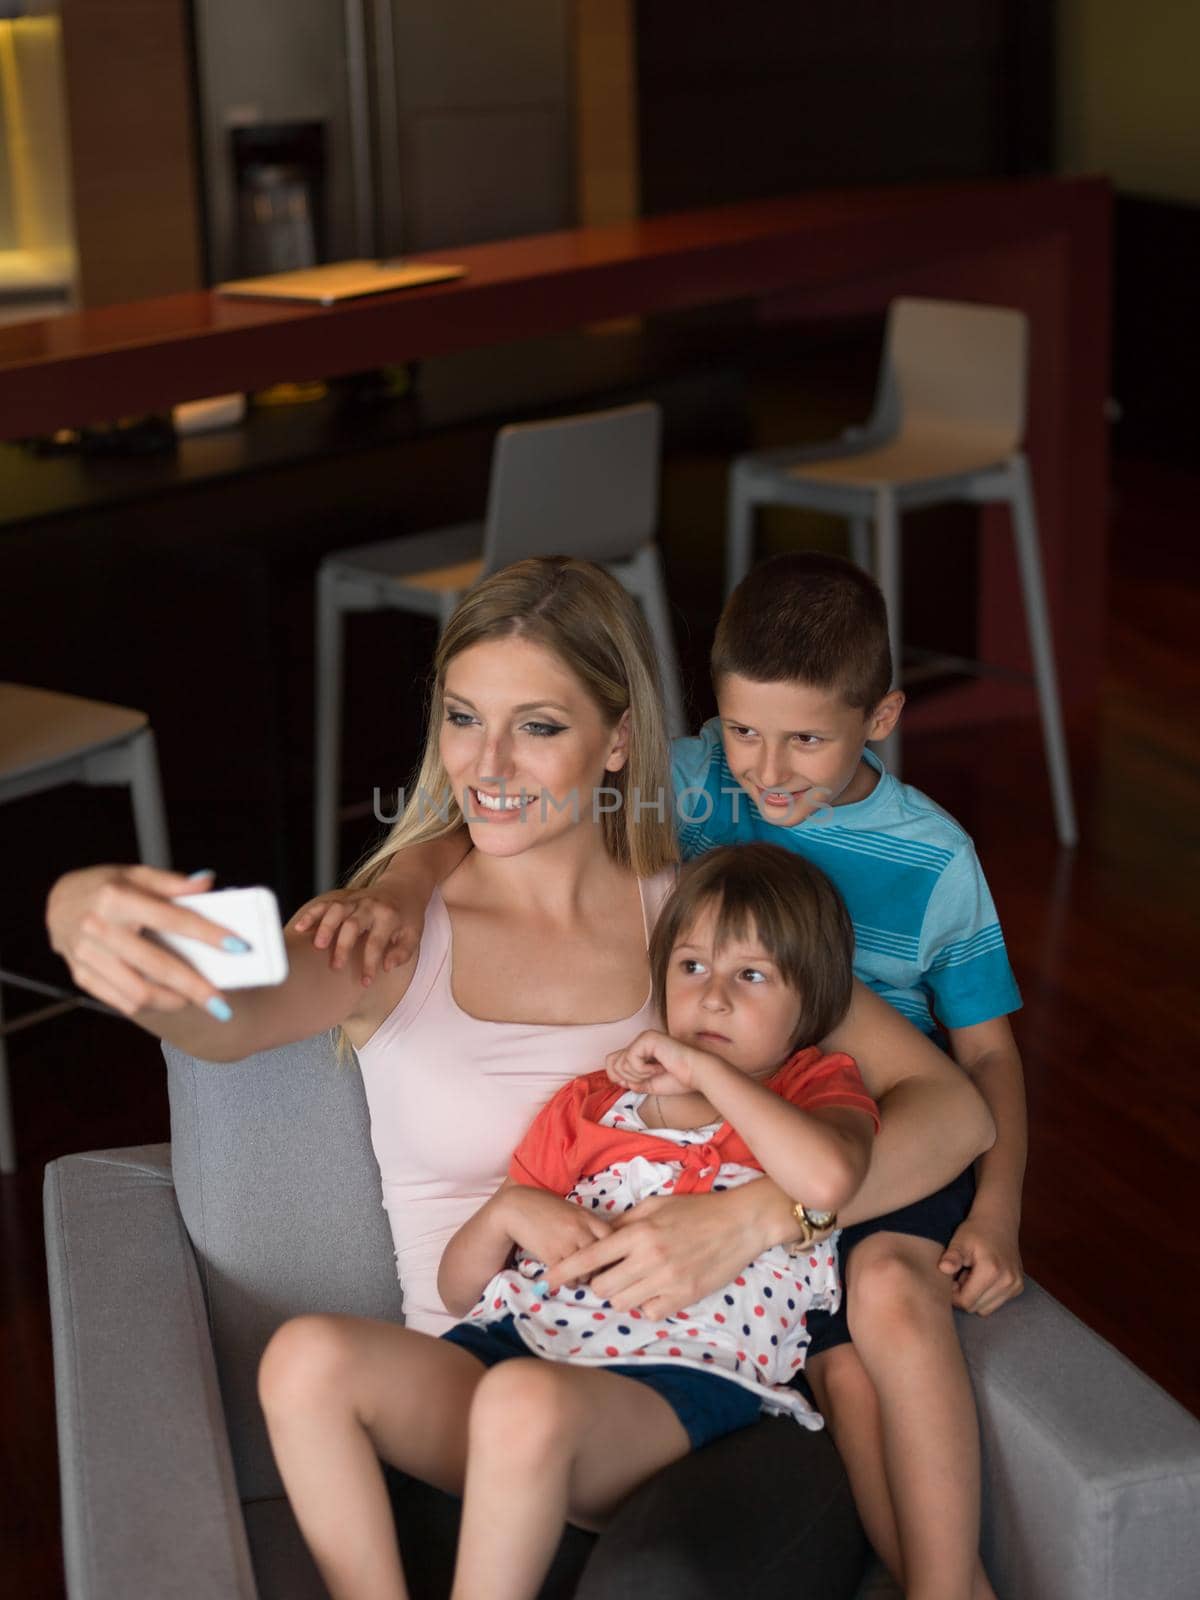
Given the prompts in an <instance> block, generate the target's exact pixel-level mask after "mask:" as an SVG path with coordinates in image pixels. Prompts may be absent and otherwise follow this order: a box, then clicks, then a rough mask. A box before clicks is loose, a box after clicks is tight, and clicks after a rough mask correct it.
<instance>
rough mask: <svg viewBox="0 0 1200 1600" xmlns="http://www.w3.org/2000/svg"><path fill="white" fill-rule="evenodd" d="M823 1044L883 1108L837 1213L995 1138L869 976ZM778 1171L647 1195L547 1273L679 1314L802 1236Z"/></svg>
mask: <svg viewBox="0 0 1200 1600" xmlns="http://www.w3.org/2000/svg"><path fill="white" fill-rule="evenodd" d="M822 1043H823V1046H824V1048H825V1049H826V1050H830V1051H834V1050H841V1051H845V1053H846V1054H847V1055H850V1056H853V1057H854V1059H855V1060H856V1061H857V1062H858V1068H859V1071H860V1072H861V1074H862V1076H863V1080H864V1082H865V1083H866V1086H867V1089H868V1091H869V1092H870V1093H871V1094H872V1095H873V1096H874V1098H875V1100H876V1102H877V1103H878V1106H879V1115H880V1124H881V1125H880V1131H879V1132H878V1133H877V1134H876V1136H875V1142H874V1145H873V1146H872V1150H871V1164H870V1167H869V1168H868V1170H867V1175H866V1178H865V1179H864V1180H863V1184H862V1187H861V1188H860V1189H859V1191H858V1193H857V1194H856V1195H855V1196H854V1198H853V1199H852V1200H851V1201H850V1202H849V1204H848V1205H846V1206H845V1207H844V1208H843V1209H842V1211H841V1212H840V1214H839V1220H840V1221H841V1222H860V1221H863V1220H865V1219H866V1218H868V1217H877V1216H882V1215H883V1214H884V1213H885V1212H887V1211H894V1210H896V1209H897V1208H898V1207H900V1206H903V1205H908V1204H910V1203H911V1202H912V1201H913V1200H919V1199H921V1198H922V1196H924V1195H927V1194H931V1193H932V1192H933V1191H934V1190H935V1189H938V1188H941V1187H942V1186H943V1185H944V1184H947V1183H949V1182H950V1180H951V1179H952V1178H955V1177H957V1176H958V1174H959V1173H960V1172H961V1171H962V1170H963V1169H964V1168H965V1167H967V1166H969V1165H970V1163H971V1162H972V1161H973V1160H974V1159H975V1157H976V1156H978V1155H980V1154H982V1152H983V1151H984V1150H986V1149H988V1148H989V1146H990V1145H991V1143H992V1139H993V1137H994V1128H993V1124H992V1119H991V1115H990V1113H989V1112H988V1109H987V1107H986V1106H985V1105H984V1103H983V1100H982V1098H981V1097H980V1096H979V1094H978V1093H977V1092H976V1090H975V1089H974V1087H973V1086H972V1085H971V1083H970V1082H969V1081H968V1080H967V1078H966V1076H965V1075H964V1074H963V1073H962V1072H961V1071H960V1069H959V1068H958V1067H956V1066H955V1064H954V1062H952V1061H951V1060H950V1059H949V1057H947V1056H945V1055H943V1053H942V1052H941V1051H940V1050H939V1049H938V1048H937V1046H936V1045H935V1044H933V1043H932V1042H931V1041H930V1040H928V1039H926V1038H925V1037H924V1035H923V1034H920V1033H918V1032H917V1030H916V1029H915V1028H914V1027H913V1026H912V1025H911V1024H910V1023H908V1022H906V1021H905V1019H904V1018H903V1017H902V1016H901V1015H900V1013H899V1012H898V1011H894V1010H893V1009H892V1007H891V1006H889V1005H888V1004H887V1002H886V1001H884V1000H881V999H880V998H879V996H878V995H876V994H874V993H872V992H871V990H869V989H867V988H866V987H865V986H864V985H862V984H860V983H855V985H854V996H853V999H852V1001H851V1004H850V1010H849V1012H848V1013H847V1014H846V1017H845V1019H844V1020H843V1022H842V1023H841V1024H840V1025H839V1026H838V1027H837V1028H836V1029H835V1030H834V1032H833V1033H832V1034H831V1035H830V1037H829V1038H828V1039H825V1040H824V1041H822ZM797 1199H806V1197H805V1196H802V1195H794V1196H789V1195H787V1194H785V1193H784V1191H783V1190H782V1189H781V1188H779V1186H778V1185H777V1184H775V1183H773V1182H772V1181H771V1179H770V1178H763V1179H761V1180H760V1181H758V1182H757V1183H747V1184H743V1185H742V1186H741V1187H740V1188H738V1189H731V1190H729V1191H727V1192H726V1193H723V1194H713V1195H681V1196H680V1197H679V1198H677V1199H665V1198H655V1199H651V1200H643V1201H642V1203H641V1205H639V1206H635V1207H634V1209H633V1210H632V1211H628V1212H626V1213H625V1216H624V1217H623V1218H622V1219H621V1221H620V1223H619V1224H618V1226H617V1227H616V1228H615V1229H614V1232H613V1235H612V1237H611V1238H610V1239H605V1240H601V1241H599V1242H598V1243H596V1244H594V1245H589V1246H587V1247H586V1248H585V1249H583V1250H580V1251H577V1252H576V1253H575V1255H573V1256H570V1257H568V1258H567V1259H566V1260H565V1261H562V1262H560V1263H559V1266H558V1267H557V1269H556V1270H555V1271H554V1273H552V1275H551V1283H552V1285H553V1286H557V1284H558V1283H561V1282H566V1281H567V1280H568V1279H570V1278H575V1277H586V1276H589V1275H591V1274H596V1276H595V1277H593V1279H592V1286H593V1288H595V1289H596V1291H597V1292H598V1293H599V1294H602V1295H603V1296H604V1298H605V1299H606V1300H611V1301H612V1303H613V1305H614V1307H616V1309H617V1310H620V1311H626V1310H629V1309H630V1308H631V1307H633V1306H641V1307H643V1309H644V1310H645V1312H646V1314H647V1316H666V1315H670V1314H673V1313H674V1312H675V1311H676V1310H678V1309H679V1308H680V1307H681V1306H687V1305H689V1304H690V1303H691V1302H692V1301H693V1300H696V1299H699V1298H700V1296H701V1295H705V1294H711V1293H712V1291H713V1290H715V1289H719V1288H720V1287H721V1285H722V1284H723V1283H728V1282H729V1280H730V1278H732V1277H733V1276H735V1275H736V1274H737V1273H738V1272H740V1271H741V1269H742V1267H744V1266H745V1264H746V1262H747V1261H752V1260H753V1259H754V1258H755V1256H758V1255H761V1254H762V1252H763V1251H764V1250H768V1249H770V1247H771V1246H772V1245H776V1244H787V1243H789V1242H790V1241H791V1240H793V1239H795V1237H796V1234H797V1228H796V1219H795V1217H794V1216H793V1214H792V1204H793V1201H794V1200H797Z"/></svg>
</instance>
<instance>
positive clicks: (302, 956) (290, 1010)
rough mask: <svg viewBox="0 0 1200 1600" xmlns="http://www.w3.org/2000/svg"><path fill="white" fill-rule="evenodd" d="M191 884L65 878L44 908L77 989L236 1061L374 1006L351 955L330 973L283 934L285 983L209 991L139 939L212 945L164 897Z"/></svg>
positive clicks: (170, 878)
mask: <svg viewBox="0 0 1200 1600" xmlns="http://www.w3.org/2000/svg"><path fill="white" fill-rule="evenodd" d="M196 887H197V885H196V884H195V883H194V882H188V880H186V879H180V878H179V875H178V874H176V873H170V872H160V871H158V870H157V869H155V868H151V867H87V868H84V869H83V870H82V871H79V872H70V873H67V874H66V875H65V876H64V877H62V878H60V879H59V880H58V882H57V883H56V884H55V885H54V887H53V889H52V890H51V892H50V897H49V899H48V901H47V904H46V926H47V929H48V930H49V934H50V943H51V944H52V945H53V947H54V949H55V950H57V951H58V953H59V954H60V955H61V956H62V957H63V959H64V960H65V961H66V962H67V965H68V966H69V967H70V969H71V975H72V977H73V978H74V979H75V981H76V983H77V984H78V985H79V986H80V988H81V989H84V990H86V991H87V992H88V993H89V994H93V995H95V996H96V997H97V998H98V999H101V1000H104V1001H106V1002H107V1003H108V1004H110V1005H115V1006H116V1007H117V1009H118V1010H120V1011H122V1012H124V1013H125V1015H126V1016H128V1017H130V1018H131V1020H132V1021H134V1022H136V1023H137V1024H138V1026H139V1027H141V1028H144V1029H145V1030H146V1031H147V1032H148V1033H153V1034H155V1035H156V1036H157V1037H158V1038H160V1039H166V1040H167V1041H168V1042H169V1043H171V1044H174V1045H177V1046H178V1047H179V1048H180V1049H181V1050H186V1051H187V1052H188V1053H189V1054H191V1055H195V1056H199V1057H201V1058H202V1059H203V1060H206V1061H240V1060H242V1059H243V1058H244V1057H245V1056H248V1055H253V1054H254V1053H255V1052H256V1051H258V1050H269V1049H273V1048H274V1047H275V1046H277V1045H282V1044H289V1043H291V1042H292V1041H293V1040H295V1039H305V1038H308V1037H310V1036H311V1035H312V1034H314V1033H321V1032H323V1031H325V1030H326V1029H329V1028H334V1027H338V1026H341V1025H342V1024H347V1025H348V1026H349V1027H350V1028H351V1029H353V1027H354V1023H355V1021H356V1020H357V1019H359V1018H361V1017H362V1016H364V1015H365V1014H366V1012H367V1008H368V1006H369V1005H373V1006H378V1005H379V1003H380V1001H379V999H378V998H373V997H372V995H371V992H370V991H364V989H363V986H362V974H361V971H360V963H359V961H358V959H352V960H351V961H350V962H349V964H348V965H347V966H345V967H343V968H341V969H340V970H338V971H336V972H335V971H332V970H330V967H329V964H328V961H327V959H326V957H325V955H324V953H323V952H320V951H316V950H314V949H313V948H312V944H311V942H310V941H309V940H308V939H307V938H306V937H304V936H303V935H298V934H297V933H296V932H295V931H294V929H291V928H289V929H288V930H287V932H286V935H285V938H286V944H287V953H288V963H289V973H288V977H287V979H286V980H285V981H284V982H283V983H281V984H278V985H275V986H273V987H271V988H263V989H240V990H232V991H229V992H227V993H222V992H221V991H219V990H217V989H215V988H214V987H213V985H212V984H211V983H209V982H208V981H207V980H206V979H204V978H202V977H201V976H200V975H199V973H197V972H196V971H195V969H194V968H193V967H191V966H190V965H189V964H188V963H187V962H186V961H184V960H183V959H182V958H181V957H180V956H177V955H176V954H174V952H172V951H170V950H167V949H164V948H163V947H162V946H160V945H158V944H156V943H154V942H153V941H152V940H151V939H148V938H146V937H145V934H146V932H148V931H149V932H172V933H182V934H186V935H188V936H190V937H193V938H203V939H205V940H206V941H207V942H209V943H212V944H216V945H219V944H220V943H221V939H222V937H223V934H224V930H222V929H220V928H216V927H215V926H214V925H213V924H212V923H209V922H206V920H205V919H204V918H201V917H198V916H197V915H196V914H195V912H191V911H186V910H184V909H183V908H182V907H181V906H177V905H175V904H174V903H173V900H172V896H174V895H178V894H180V893H185V892H187V891H188V890H191V891H193V892H194V891H195V889H196ZM415 965H416V956H415V954H414V956H413V958H412V960H411V961H410V962H409V963H407V964H406V967H405V968H404V969H402V970H401V971H398V972H397V973H395V974H394V975H393V977H392V978H391V979H390V980H389V985H388V994H387V1000H388V1003H389V1004H390V1005H395V1004H396V1002H397V1001H398V1000H399V999H400V998H401V997H402V995H403V993H404V991H405V989H406V988H407V978H408V977H411V975H412V969H413V968H414V967H415Z"/></svg>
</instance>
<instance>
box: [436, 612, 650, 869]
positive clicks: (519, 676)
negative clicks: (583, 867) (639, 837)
mask: <svg viewBox="0 0 1200 1600" xmlns="http://www.w3.org/2000/svg"><path fill="white" fill-rule="evenodd" d="M442 697H443V701H444V714H443V721H442V728H441V733H440V736H439V743H440V749H441V755H442V761H443V764H444V765H445V768H446V772H447V774H448V776H449V778H450V784H451V787H452V788H453V790H454V797H455V799H456V800H457V801H458V803H459V805H460V806H461V807H462V812H463V816H464V818H465V820H466V823H467V826H468V828H469V829H470V832H471V842H472V844H473V845H474V846H475V848H476V849H477V850H484V851H486V852H487V853H488V854H489V855H519V854H521V853H522V852H524V851H525V850H528V849H531V848H533V847H535V846H538V845H542V844H545V843H547V842H549V841H550V840H552V839H557V838H561V837H563V836H564V835H565V834H567V833H568V832H569V831H570V830H572V829H576V828H579V827H591V826H595V825H596V822H597V820H598V816H599V815H600V814H602V812H603V809H604V808H606V807H611V806H613V805H614V804H615V803H616V801H615V797H614V796H613V795H608V796H604V795H599V796H598V795H597V792H596V791H597V790H598V789H602V788H603V787H604V786H605V785H606V784H609V783H610V782H611V775H612V774H613V773H616V772H619V771H620V770H621V768H622V767H623V766H624V765H625V761H626V758H627V754H628V750H627V742H628V721H629V719H628V714H626V715H625V716H624V717H622V718H621V720H620V722H619V723H618V724H617V726H616V727H615V728H610V727H609V726H607V724H606V723H605V721H604V718H603V716H602V715H601V713H600V708H599V707H598V706H597V705H596V702H595V701H594V700H593V699H592V697H591V695H590V694H589V693H588V691H587V690H586V689H585V688H584V686H583V684H582V683H580V681H579V679H578V678H577V677H576V676H575V674H574V673H573V672H572V671H571V670H570V668H569V667H567V666H566V665H564V663H563V662H562V661H560V660H559V658H558V657H557V656H556V655H554V654H553V653H552V652H551V651H550V650H547V649H546V647H545V646H544V645H540V644H535V643H533V642H532V641H531V640H529V639H523V638H520V637H517V636H509V637H507V638H504V639H493V640H489V641H486V642H485V643H483V644H477V645H472V646H471V648H470V649H468V650H463V651H460V652H459V654H458V655H456V656H455V657H454V659H453V660H452V661H451V662H450V665H449V666H448V667H447V669H446V680H445V684H444V686H443V695H442Z"/></svg>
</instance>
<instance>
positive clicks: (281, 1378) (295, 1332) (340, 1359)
mask: <svg viewBox="0 0 1200 1600" xmlns="http://www.w3.org/2000/svg"><path fill="white" fill-rule="evenodd" d="M351 1346H352V1340H351V1337H350V1329H349V1325H348V1319H347V1318H345V1317H334V1316H316V1315H311V1316H303V1317H293V1318H292V1319H291V1320H290V1321H288V1322H285V1323H284V1324H283V1325H282V1326H281V1327H279V1328H277V1329H276V1330H275V1332H274V1333H273V1334H272V1336H271V1338H270V1340H269V1341H268V1344H267V1348H266V1349H265V1350H264V1351H263V1354H262V1359H261V1361H260V1362H259V1364H258V1398H259V1402H260V1404H261V1405H262V1408H263V1410H264V1411H267V1412H269V1411H271V1410H272V1409H273V1408H281V1409H282V1408H286V1407H290V1406H294V1405H311V1404H313V1403H315V1402H320V1401H322V1400H325V1399H328V1398H329V1397H331V1396H338V1395H344V1394H346V1392H347V1388H348V1385H347V1377H348V1374H349V1370H350V1367H351V1363H352V1359H353V1358H352V1349H351Z"/></svg>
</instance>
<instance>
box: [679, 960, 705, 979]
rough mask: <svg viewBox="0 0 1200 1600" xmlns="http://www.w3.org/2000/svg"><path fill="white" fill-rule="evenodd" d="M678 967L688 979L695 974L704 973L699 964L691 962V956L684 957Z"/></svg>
mask: <svg viewBox="0 0 1200 1600" xmlns="http://www.w3.org/2000/svg"><path fill="white" fill-rule="evenodd" d="M679 965H680V966H681V967H682V968H683V970H684V972H686V973H687V975H688V977H693V976H694V975H695V974H696V973H697V972H703V971H704V968H703V967H702V966H701V964H700V962H699V961H693V959H692V958H691V956H684V958H683V960H682V961H681V962H680V963H679Z"/></svg>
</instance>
